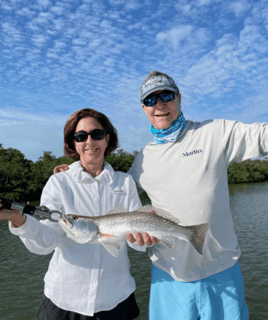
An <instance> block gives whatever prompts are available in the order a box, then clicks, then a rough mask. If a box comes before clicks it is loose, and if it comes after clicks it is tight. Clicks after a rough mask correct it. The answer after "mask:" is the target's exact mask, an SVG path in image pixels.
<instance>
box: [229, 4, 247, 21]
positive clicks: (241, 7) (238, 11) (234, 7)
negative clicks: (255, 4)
mask: <svg viewBox="0 0 268 320" xmlns="http://www.w3.org/2000/svg"><path fill="white" fill-rule="evenodd" d="M250 8H251V5H250V4H249V3H248V2H247V1H237V2H230V4H229V9H230V10H231V11H232V12H234V14H235V15H236V17H237V18H238V17H240V16H241V15H242V14H243V13H245V12H246V11H248V10H249V9H250Z"/></svg>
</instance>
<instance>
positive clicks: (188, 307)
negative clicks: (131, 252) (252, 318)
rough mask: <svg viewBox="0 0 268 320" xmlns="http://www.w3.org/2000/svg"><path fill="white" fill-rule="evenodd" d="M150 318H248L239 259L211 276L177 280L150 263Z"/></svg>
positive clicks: (160, 319)
mask: <svg viewBox="0 0 268 320" xmlns="http://www.w3.org/2000/svg"><path fill="white" fill-rule="evenodd" d="M149 319H150V320H198V319H200V320H248V319H249V313H248V308H247V305H246V302H245V295H244V281H243V277H242V273H241V270H240V267H239V264H238V262H237V263H236V264H235V265H234V266H233V267H231V268H229V269H227V270H224V271H222V272H220V273H217V274H215V275H213V276H210V277H207V278H205V279H201V280H198V281H192V282H179V281H176V280H174V279H173V278H172V277H171V276H170V275H169V274H168V273H166V272H165V271H163V270H161V269H159V268H157V267H155V266H154V265H153V267H152V277H151V294H150V305H149Z"/></svg>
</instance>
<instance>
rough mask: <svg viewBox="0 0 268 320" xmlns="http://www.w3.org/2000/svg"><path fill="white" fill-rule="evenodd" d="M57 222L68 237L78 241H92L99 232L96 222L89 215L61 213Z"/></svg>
mask: <svg viewBox="0 0 268 320" xmlns="http://www.w3.org/2000/svg"><path fill="white" fill-rule="evenodd" d="M59 224H60V226H61V227H62V229H63V230H64V231H65V233H66V235H67V237H68V238H70V239H72V240H74V241H75V242H78V243H86V242H90V241H93V240H94V238H95V237H96V236H97V234H98V232H99V228H98V226H97V224H95V223H94V221H93V219H91V218H90V217H79V216H77V215H73V214H68V215H62V216H61V217H60V219H59Z"/></svg>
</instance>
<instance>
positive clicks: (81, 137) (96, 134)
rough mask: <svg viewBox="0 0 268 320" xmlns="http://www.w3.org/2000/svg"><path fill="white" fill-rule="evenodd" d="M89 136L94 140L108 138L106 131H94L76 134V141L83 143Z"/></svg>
mask: <svg viewBox="0 0 268 320" xmlns="http://www.w3.org/2000/svg"><path fill="white" fill-rule="evenodd" d="M88 136H91V138H92V139H93V140H102V139H103V138H104V137H105V136H106V131H105V130H104V129H94V130H92V131H90V132H85V131H78V132H76V133H75V134H74V140H75V141H76V142H83V141H86V140H87V137H88Z"/></svg>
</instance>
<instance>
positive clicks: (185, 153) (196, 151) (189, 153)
mask: <svg viewBox="0 0 268 320" xmlns="http://www.w3.org/2000/svg"><path fill="white" fill-rule="evenodd" d="M202 152H203V151H202V150H201V149H199V150H194V151H191V152H184V153H183V154H182V157H183V158H185V157H189V156H192V155H194V154H198V153H202Z"/></svg>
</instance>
